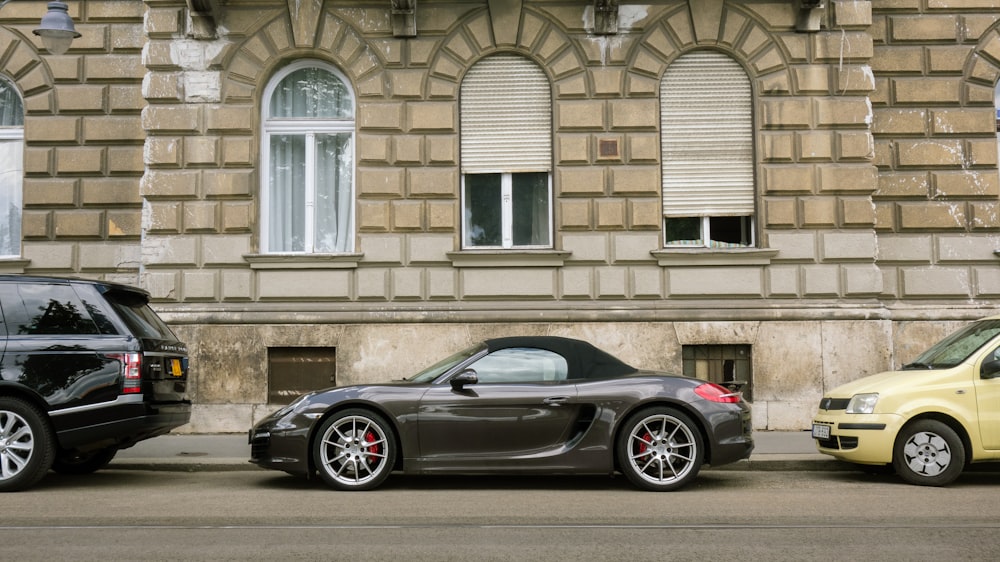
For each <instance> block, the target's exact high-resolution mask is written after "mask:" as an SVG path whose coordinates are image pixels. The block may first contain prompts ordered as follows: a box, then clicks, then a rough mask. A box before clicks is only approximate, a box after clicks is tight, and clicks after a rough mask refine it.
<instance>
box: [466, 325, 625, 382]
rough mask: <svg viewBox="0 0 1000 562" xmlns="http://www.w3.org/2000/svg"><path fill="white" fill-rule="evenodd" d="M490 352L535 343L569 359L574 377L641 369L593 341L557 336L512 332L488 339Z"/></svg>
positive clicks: (570, 374)
mask: <svg viewBox="0 0 1000 562" xmlns="http://www.w3.org/2000/svg"><path fill="white" fill-rule="evenodd" d="M486 346H487V348H488V349H489V351H490V353H492V352H494V351H496V350H498V349H507V348H511V347H534V348H538V349H547V350H549V351H551V352H553V353H558V354H559V355H562V356H563V358H565V359H566V364H567V367H568V368H569V378H571V379H598V378H606V377H618V376H621V375H630V374H632V373H635V372H637V371H638V369H636V368H635V367H632V366H631V365H629V364H627V363H625V362H623V361H622V360H621V359H618V358H617V357H615V356H614V355H611V354H610V353H607V352H606V351H603V350H601V349H598V348H597V347H594V346H593V345H592V344H590V343H588V342H585V341H582V340H575V339H572V338H561V337H557V336H513V337H507V338H494V339H489V340H486Z"/></svg>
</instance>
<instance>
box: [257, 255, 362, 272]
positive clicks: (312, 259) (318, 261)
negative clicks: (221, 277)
mask: <svg viewBox="0 0 1000 562" xmlns="http://www.w3.org/2000/svg"><path fill="white" fill-rule="evenodd" d="M363 257H364V254H244V256H243V259H245V260H246V261H247V263H249V264H250V269H355V268H357V267H358V262H359V261H361V258H363Z"/></svg>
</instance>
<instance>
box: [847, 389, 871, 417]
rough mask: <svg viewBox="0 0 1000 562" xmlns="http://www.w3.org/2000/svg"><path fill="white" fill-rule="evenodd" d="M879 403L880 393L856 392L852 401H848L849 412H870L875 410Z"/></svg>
mask: <svg viewBox="0 0 1000 562" xmlns="http://www.w3.org/2000/svg"><path fill="white" fill-rule="evenodd" d="M877 403H878V393H875V392H872V393H870V394H855V395H854V396H852V397H851V401H850V402H848V403H847V413H848V414H870V413H872V412H874V411H875V404H877Z"/></svg>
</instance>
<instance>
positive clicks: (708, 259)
mask: <svg viewBox="0 0 1000 562" xmlns="http://www.w3.org/2000/svg"><path fill="white" fill-rule="evenodd" d="M650 254H652V255H653V257H654V258H656V260H657V261H658V262H659V264H660V266H661V267H664V266H670V267H697V266H706V265H770V263H771V259H772V258H774V256H776V255H778V250H773V249H768V248H737V249H727V250H718V249H714V248H664V249H662V250H653V251H652V252H650Z"/></svg>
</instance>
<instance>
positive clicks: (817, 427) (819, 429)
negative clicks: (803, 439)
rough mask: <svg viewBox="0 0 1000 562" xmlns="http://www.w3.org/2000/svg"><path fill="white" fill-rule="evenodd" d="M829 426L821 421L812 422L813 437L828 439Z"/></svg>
mask: <svg viewBox="0 0 1000 562" xmlns="http://www.w3.org/2000/svg"><path fill="white" fill-rule="evenodd" d="M829 438H830V426H828V425H824V424H821V423H814V424H813V439H829Z"/></svg>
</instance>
